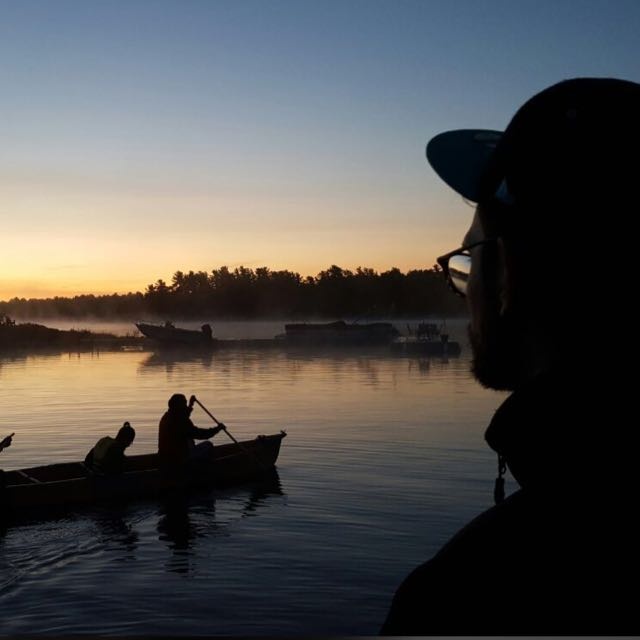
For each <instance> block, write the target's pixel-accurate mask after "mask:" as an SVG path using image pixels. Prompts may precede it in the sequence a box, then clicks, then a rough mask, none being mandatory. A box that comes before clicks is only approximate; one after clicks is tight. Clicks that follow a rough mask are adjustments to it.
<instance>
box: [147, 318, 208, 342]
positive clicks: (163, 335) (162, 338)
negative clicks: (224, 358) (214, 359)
mask: <svg viewBox="0 0 640 640" xmlns="http://www.w3.org/2000/svg"><path fill="white" fill-rule="evenodd" d="M136 327H137V328H138V330H139V331H140V333H142V334H143V335H144V336H146V337H147V338H149V339H151V340H153V341H155V342H157V343H158V344H162V345H171V346H184V345H187V346H212V345H213V344H214V343H215V342H216V340H215V339H214V337H213V332H212V330H211V326H210V325H208V324H203V325H202V327H201V329H200V331H197V330H194V329H182V328H180V327H174V326H173V324H171V323H170V322H165V324H163V325H158V324H147V323H146V322H136Z"/></svg>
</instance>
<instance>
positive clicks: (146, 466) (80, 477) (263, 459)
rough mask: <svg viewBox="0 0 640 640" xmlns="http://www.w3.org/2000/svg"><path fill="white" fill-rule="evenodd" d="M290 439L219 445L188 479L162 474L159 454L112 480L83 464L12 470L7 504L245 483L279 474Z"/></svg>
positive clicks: (139, 459) (130, 460)
mask: <svg viewBox="0 0 640 640" xmlns="http://www.w3.org/2000/svg"><path fill="white" fill-rule="evenodd" d="M285 436H286V433H285V432H284V431H281V432H280V433H278V434H274V435H269V436H258V437H257V438H255V439H254V440H247V441H244V442H240V443H230V444H224V445H219V446H216V447H214V449H213V456H212V459H211V461H210V462H207V463H203V464H201V465H199V466H198V467H197V469H196V470H195V472H194V473H190V474H189V476H188V477H185V476H184V475H176V474H171V473H166V472H163V471H161V470H160V469H159V468H158V456H157V454H155V453H150V454H143V455H137V456H127V459H126V460H127V461H126V470H125V472H124V473H122V474H118V475H112V476H106V475H99V474H95V473H92V472H91V471H90V470H89V469H88V468H87V467H86V466H85V464H84V463H82V462H63V463H58V464H52V465H46V466H41V467H32V468H28V469H18V470H15V471H6V472H5V482H6V487H5V490H4V495H3V502H4V505H5V508H6V509H7V511H8V513H11V512H19V511H20V510H22V509H28V508H39V507H56V506H67V505H68V506H73V505H81V504H91V503H94V502H99V501H103V500H128V499H132V498H142V497H153V496H156V495H160V494H162V493H163V492H165V491H167V490H170V489H172V488H176V487H180V488H182V487H185V486H189V485H199V484H206V485H211V486H230V485H234V484H241V483H243V482H246V481H249V480H252V479H254V478H258V477H260V476H262V475H264V474H267V473H269V472H271V471H273V468H274V466H275V463H276V460H277V459H278V454H279V453H280V445H281V442H282V439H283V438H284V437H285Z"/></svg>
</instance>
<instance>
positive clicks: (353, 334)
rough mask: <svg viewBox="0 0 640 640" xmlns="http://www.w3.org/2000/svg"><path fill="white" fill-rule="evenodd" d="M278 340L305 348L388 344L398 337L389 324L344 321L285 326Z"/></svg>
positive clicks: (395, 330)
mask: <svg viewBox="0 0 640 640" xmlns="http://www.w3.org/2000/svg"><path fill="white" fill-rule="evenodd" d="M284 330H285V333H284V334H283V335H281V336H279V338H280V339H281V340H284V341H286V343H287V344H295V345H305V346H332V345H333V346H349V345H379V344H389V343H390V342H391V341H392V340H393V339H394V338H395V337H397V336H398V335H399V332H398V330H397V329H396V328H395V327H394V326H393V325H392V324H391V323H390V322H371V323H366V324H359V323H351V324H347V323H346V322H344V320H338V321H337V322H325V323H294V324H285V326H284Z"/></svg>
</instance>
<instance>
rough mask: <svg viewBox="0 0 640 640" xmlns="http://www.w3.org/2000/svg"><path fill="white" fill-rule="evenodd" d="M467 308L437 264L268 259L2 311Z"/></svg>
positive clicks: (115, 313)
mask: <svg viewBox="0 0 640 640" xmlns="http://www.w3.org/2000/svg"><path fill="white" fill-rule="evenodd" d="M464 311H465V305H464V301H461V300H460V299H457V298H456V297H455V296H452V295H451V294H450V293H449V292H447V287H446V284H445V282H444V279H443V278H442V274H441V272H440V268H439V267H438V266H437V265H435V266H434V267H433V268H431V269H414V270H411V271H408V272H407V273H402V272H401V271H400V270H399V269H396V268H393V269H390V270H389V271H384V272H382V273H378V272H377V271H375V270H373V269H370V268H364V267H358V268H357V269H356V270H355V271H349V270H347V269H342V268H341V267H338V266H336V265H333V266H331V267H330V268H329V269H326V270H325V271H321V272H320V273H319V274H318V275H317V276H315V277H313V276H307V277H303V276H301V275H300V274H299V273H294V272H292V271H286V270H285V271H272V270H270V269H269V268H267V267H260V268H258V269H255V270H253V269H248V268H246V267H238V268H236V269H233V270H230V269H229V268H228V267H220V268H219V269H214V270H213V271H211V272H210V273H207V272H206V271H189V272H188V273H184V272H182V271H176V272H175V274H174V275H173V278H172V281H171V283H170V284H168V283H166V282H164V281H163V280H157V281H156V282H155V283H154V284H150V285H148V286H147V288H146V290H145V292H144V293H140V292H137V293H126V294H112V295H81V296H74V297H70V298H63V297H55V298H46V299H28V300H27V299H25V298H13V299H11V300H9V301H6V302H0V314H6V315H9V316H12V317H18V318H48V317H54V316H59V317H63V318H81V317H94V318H105V319H106V318H127V319H131V318H142V317H144V316H156V317H161V318H165V317H171V318H185V319H187V318H204V317H212V318H264V317H287V318H295V317H300V318H302V317H332V318H335V317H351V318H353V317H354V316H367V315H371V316H385V317H393V316H413V315H430V314H438V315H455V314H460V313H463V312H464Z"/></svg>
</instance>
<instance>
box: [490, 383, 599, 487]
mask: <svg viewBox="0 0 640 640" xmlns="http://www.w3.org/2000/svg"><path fill="white" fill-rule="evenodd" d="M606 398H607V395H606V394H603V393H602V390H597V389H594V388H593V385H592V384H589V382H588V380H585V379H584V378H582V379H581V380H580V381H579V382H578V381H577V380H576V379H575V378H573V379H572V378H567V377H566V376H557V375H550V374H545V375H540V376H538V377H537V378H535V379H534V380H531V381H530V382H529V383H527V384H525V385H523V386H522V387H520V388H519V389H517V390H516V391H514V392H513V393H512V394H511V395H510V396H509V397H508V398H507V399H506V400H505V401H504V402H503V403H502V405H501V406H500V407H499V408H498V410H497V411H496V413H495V415H494V417H493V419H492V420H491V423H490V424H489V427H488V428H487V431H486V433H485V439H486V441H487V443H488V444H489V446H490V447H491V448H492V449H493V450H494V451H496V453H498V455H499V456H501V457H502V458H503V459H504V460H505V462H506V463H507V465H508V467H509V470H510V471H511V474H512V475H513V477H514V478H515V479H516V481H517V482H518V484H520V486H521V487H523V488H525V487H526V488H529V487H531V488H544V487H548V486H552V485H555V483H556V481H557V480H558V479H562V481H563V482H570V483H572V484H575V483H576V482H579V483H580V484H584V482H585V481H588V480H590V479H591V480H593V479H595V478H596V477H597V476H598V469H599V468H600V467H601V465H602V464H606V459H603V458H604V457H605V456H603V455H602V447H603V445H604V446H606V442H607V441H608V440H609V439H607V438H601V437H599V436H600V434H601V433H603V432H604V431H605V430H606V427H607V426H608V425H607V418H609V421H608V422H611V420H610V417H611V416H610V415H609V408H608V405H607V402H606V400H605V401H604V402H603V401H602V400H603V399H606ZM603 426H604V427H605V429H603V428H602V427H603ZM609 426H610V425H609Z"/></svg>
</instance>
